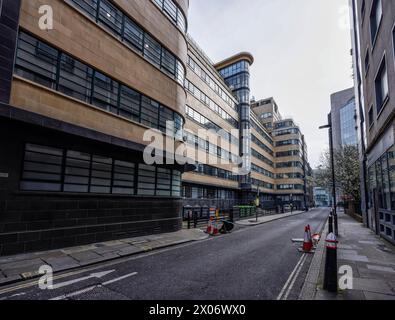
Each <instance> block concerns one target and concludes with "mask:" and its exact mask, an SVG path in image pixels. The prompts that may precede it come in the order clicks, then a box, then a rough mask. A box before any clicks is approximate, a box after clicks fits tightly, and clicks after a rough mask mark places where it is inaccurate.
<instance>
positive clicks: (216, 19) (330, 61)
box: [189, 0, 353, 168]
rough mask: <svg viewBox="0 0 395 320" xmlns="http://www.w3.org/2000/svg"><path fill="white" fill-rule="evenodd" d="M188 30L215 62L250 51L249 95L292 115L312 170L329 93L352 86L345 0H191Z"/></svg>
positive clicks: (324, 136)
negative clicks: (269, 98) (300, 134)
mask: <svg viewBox="0 0 395 320" xmlns="http://www.w3.org/2000/svg"><path fill="white" fill-rule="evenodd" d="M189 33H190V35H191V36H192V37H193V38H194V39H195V40H196V41H197V43H198V44H199V46H200V47H201V48H202V49H203V50H204V51H205V52H206V53H207V55H208V56H209V57H210V58H211V60H212V61H214V62H218V61H221V60H223V59H225V58H227V57H229V56H231V55H233V54H235V53H238V52H241V51H248V52H250V53H252V54H253V56H254V57H255V62H254V64H253V66H252V68H251V95H252V96H253V97H255V99H256V100H260V99H264V98H268V97H273V98H274V99H275V101H276V102H277V104H278V106H279V109H280V113H281V114H282V115H283V117H288V116H292V117H293V118H294V120H295V122H296V123H297V124H298V125H299V126H300V127H301V130H302V133H303V134H304V135H305V139H306V143H307V146H308V154H309V161H310V163H311V165H312V167H313V168H315V167H316V166H317V165H318V164H319V159H320V155H321V153H322V151H324V149H325V148H328V132H327V131H326V130H318V127H319V126H321V125H324V124H326V123H327V114H328V113H329V112H330V95H331V94H332V93H334V92H337V91H341V90H344V89H347V88H350V87H352V86H353V80H352V57H351V54H350V50H351V35H350V22H349V11H348V0H190V8H189Z"/></svg>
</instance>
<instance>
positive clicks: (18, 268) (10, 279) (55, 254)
mask: <svg viewBox="0 0 395 320" xmlns="http://www.w3.org/2000/svg"><path fill="white" fill-rule="evenodd" d="M208 237H209V235H207V234H205V233H204V232H203V231H201V230H199V229H194V230H181V231H178V232H174V233H166V234H160V235H152V236H145V237H138V238H130V239H122V240H116V241H108V242H102V243H96V244H92V245H85V246H79V247H72V248H67V249H59V250H51V251H42V252H35V253H27V254H20V255H14V256H8V257H1V258H0V286H2V285H6V284H10V283H14V282H18V281H22V280H25V279H31V278H34V277H37V276H39V273H38V272H39V268H40V267H41V266H42V265H50V266H51V267H52V268H53V270H54V272H60V271H66V270H70V269H74V268H79V267H85V266H89V265H93V264H96V263H100V262H104V261H109V260H113V259H118V258H121V257H126V256H130V255H134V254H138V253H143V252H148V251H151V250H156V249H160V248H165V247H169V246H173V245H177V244H182V243H187V242H191V241H199V240H204V239H207V238H208Z"/></svg>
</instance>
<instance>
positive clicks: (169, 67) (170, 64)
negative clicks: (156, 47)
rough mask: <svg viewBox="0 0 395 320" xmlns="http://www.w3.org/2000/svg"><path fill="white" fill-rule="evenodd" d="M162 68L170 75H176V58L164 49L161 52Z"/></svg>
mask: <svg viewBox="0 0 395 320" xmlns="http://www.w3.org/2000/svg"><path fill="white" fill-rule="evenodd" d="M162 66H163V68H164V70H165V71H166V72H169V73H170V74H171V75H173V76H174V75H175V74H176V58H175V57H174V56H173V55H172V54H171V53H170V52H169V51H167V50H166V49H163V50H162Z"/></svg>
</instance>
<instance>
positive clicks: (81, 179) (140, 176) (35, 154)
mask: <svg viewBox="0 0 395 320" xmlns="http://www.w3.org/2000/svg"><path fill="white" fill-rule="evenodd" d="M135 186H137V187H138V190H137V188H135ZM20 187H21V190H24V191H47V192H49V191H53V192H72V193H96V194H110V193H112V194H121V195H137V194H138V195H148V196H175V197H179V196H180V194H181V172H179V171H177V170H172V169H168V168H157V167H153V166H147V165H144V164H135V163H131V162H127V161H123V160H118V159H113V158H111V157H108V156H105V155H92V154H90V153H86V152H81V151H75V150H64V149H61V148H53V147H46V146H41V145H35V144H30V143H28V144H26V147H25V157H24V162H23V170H22V180H21V184H20Z"/></svg>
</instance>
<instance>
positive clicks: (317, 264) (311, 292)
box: [298, 221, 329, 300]
mask: <svg viewBox="0 0 395 320" xmlns="http://www.w3.org/2000/svg"><path fill="white" fill-rule="evenodd" d="M328 223H329V222H328V221H326V223H324V224H323V227H322V229H321V232H320V233H321V240H320V242H319V244H318V246H317V249H316V251H315V253H314V256H313V260H312V261H311V264H310V268H309V271H308V272H307V276H306V279H305V282H304V284H303V287H302V291H301V292H300V294H299V299H298V300H314V298H315V295H316V292H317V285H318V279H319V277H320V271H321V266H322V261H323V260H324V256H325V239H326V236H327V235H328Z"/></svg>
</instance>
